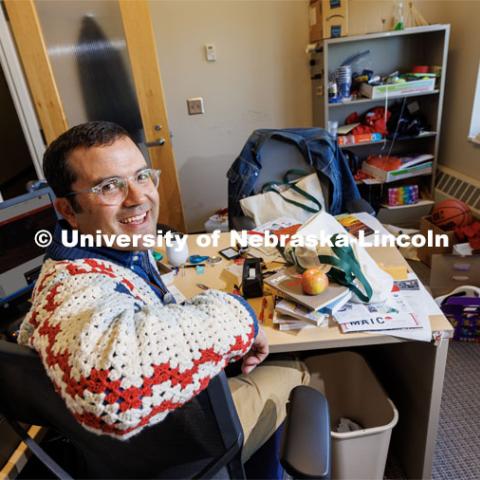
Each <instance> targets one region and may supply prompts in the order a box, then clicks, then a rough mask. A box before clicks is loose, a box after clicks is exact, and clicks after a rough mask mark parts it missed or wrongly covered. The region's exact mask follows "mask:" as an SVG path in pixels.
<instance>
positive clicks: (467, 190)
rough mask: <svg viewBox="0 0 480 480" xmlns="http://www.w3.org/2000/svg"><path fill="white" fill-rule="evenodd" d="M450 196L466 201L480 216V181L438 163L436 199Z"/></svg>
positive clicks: (439, 199) (444, 198)
mask: <svg viewBox="0 0 480 480" xmlns="http://www.w3.org/2000/svg"><path fill="white" fill-rule="evenodd" d="M448 198H456V199H458V200H461V201H462V202H465V203H466V204H467V205H468V206H469V207H470V208H471V209H472V211H473V213H474V214H475V215H476V216H480V181H478V180H475V179H473V178H469V177H467V176H466V175H463V174H461V173H459V172H457V171H455V170H452V169H451V168H448V167H444V166H443V165H438V168H437V175H436V178H435V200H437V201H441V200H446V199H448Z"/></svg>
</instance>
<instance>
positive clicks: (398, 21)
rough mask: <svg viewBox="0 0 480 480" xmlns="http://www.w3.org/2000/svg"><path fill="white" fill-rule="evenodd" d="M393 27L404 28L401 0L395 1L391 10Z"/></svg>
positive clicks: (395, 28)
mask: <svg viewBox="0 0 480 480" xmlns="http://www.w3.org/2000/svg"><path fill="white" fill-rule="evenodd" d="M393 29H394V30H404V29H405V17H404V15H403V0H396V1H395V8H394V11H393Z"/></svg>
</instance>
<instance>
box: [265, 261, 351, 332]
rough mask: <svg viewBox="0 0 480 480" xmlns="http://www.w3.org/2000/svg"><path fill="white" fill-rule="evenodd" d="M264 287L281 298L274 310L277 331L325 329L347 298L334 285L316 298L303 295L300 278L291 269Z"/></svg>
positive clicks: (347, 295) (337, 286) (346, 293)
mask: <svg viewBox="0 0 480 480" xmlns="http://www.w3.org/2000/svg"><path fill="white" fill-rule="evenodd" d="M265 283H267V284H268V285H270V286H271V287H273V288H274V289H275V290H276V291H277V292H278V295H279V296H280V297H282V298H281V299H280V300H279V301H278V302H277V304H276V306H275V315H274V318H273V322H274V323H275V324H277V325H278V328H279V329H280V330H298V329H301V328H307V327H312V326H314V327H315V326H316V327H319V326H326V325H328V318H329V316H330V315H331V314H332V313H333V312H334V311H336V310H337V309H339V308H341V307H342V306H343V305H345V303H346V302H348V301H349V300H350V298H351V293H350V291H349V290H348V289H347V288H346V287H343V286H340V285H336V284H331V285H329V286H328V288H327V289H326V290H325V291H324V292H322V293H320V294H319V295H306V294H305V293H304V292H303V289H302V284H301V283H302V276H301V274H299V273H297V272H296V270H295V268H294V267H289V268H286V269H283V270H281V271H280V272H278V273H276V274H274V275H272V276H271V277H269V278H268V279H266V280H265Z"/></svg>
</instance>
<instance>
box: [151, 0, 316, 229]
mask: <svg viewBox="0 0 480 480" xmlns="http://www.w3.org/2000/svg"><path fill="white" fill-rule="evenodd" d="M150 7H151V15H152V20H153V24H154V29H155V34H156V39H157V48H158V56H159V61H160V69H161V72H162V80H163V84H164V88H165V95H166V102H167V110H168V118H169V122H170V127H171V130H172V132H173V146H174V151H175V156H176V161H177V169H178V173H179V178H180V187H181V192H182V198H183V203H184V208H185V215H186V221H187V225H188V228H189V231H196V230H199V229H202V228H203V222H204V221H205V220H206V218H207V217H208V216H210V215H211V214H212V213H213V212H214V211H215V210H216V209H218V208H222V207H226V206H227V180H226V177H225V174H226V172H227V170H228V168H229V166H230V165H231V163H232V162H233V161H234V160H235V158H236V157H237V155H238V153H239V152H240V150H241V148H242V146H243V144H244V143H245V141H246V140H247V138H248V136H249V134H250V133H251V132H252V131H253V130H255V129H257V128H286V127H306V126H310V125H311V121H312V120H311V93H310V88H311V87H310V77H309V67H308V57H307V55H306V54H305V47H306V45H307V43H308V2H307V1H306V0H286V1H262V0H255V1H245V0H217V1H204V0H202V1H181V0H151V2H150ZM206 43H214V44H215V46H216V50H217V61H216V62H214V63H209V62H207V61H206V60H205V54H204V45H205V44H206ZM199 96H200V97H203V98H204V102H205V111H206V113H205V114H204V115H195V116H189V115H188V114H187V107H186V99H187V98H188V97H199ZM163 208H168V206H163Z"/></svg>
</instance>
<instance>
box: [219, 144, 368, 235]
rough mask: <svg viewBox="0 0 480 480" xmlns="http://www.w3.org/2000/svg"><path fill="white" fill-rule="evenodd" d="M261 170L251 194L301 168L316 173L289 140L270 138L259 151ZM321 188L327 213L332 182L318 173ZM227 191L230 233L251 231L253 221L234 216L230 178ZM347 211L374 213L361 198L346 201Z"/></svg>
mask: <svg viewBox="0 0 480 480" xmlns="http://www.w3.org/2000/svg"><path fill="white" fill-rule="evenodd" d="M261 156H262V168H261V169H260V171H259V172H258V177H257V179H256V180H255V185H254V188H253V191H252V192H251V195H255V194H257V193H260V192H261V190H262V187H263V185H264V184H265V183H267V182H271V181H279V182H281V181H283V177H284V175H285V173H286V172H287V171H288V170H294V169H297V170H298V169H300V170H303V171H305V172H308V173H313V172H314V171H315V170H314V169H313V167H312V166H311V165H309V164H308V163H307V161H306V160H305V158H304V156H303V154H302V152H301V151H300V150H299V149H298V148H297V147H296V146H295V145H294V144H292V143H289V142H288V141H286V140H284V139H281V138H277V137H273V138H270V139H269V140H268V141H267V142H265V144H263V145H262V149H261ZM318 177H319V181H320V186H321V188H322V193H323V197H324V201H325V208H326V210H327V211H329V206H330V198H331V194H332V190H331V189H332V183H331V181H330V179H329V178H328V177H326V176H325V175H324V174H322V173H321V172H319V173H318ZM228 188H229V227H230V229H233V230H250V229H253V228H254V227H255V226H256V225H255V223H254V222H253V220H252V219H251V218H249V217H246V216H244V215H239V214H237V213H233V211H234V210H235V211H236V212H237V211H238V206H237V205H232V204H231V200H230V198H231V193H230V190H232V191H235V185H234V183H233V182H232V180H231V179H229V182H228ZM347 209H348V212H349V213H354V212H368V213H371V214H374V213H375V211H374V210H373V208H372V206H371V205H370V204H369V203H368V202H367V201H366V200H364V199H363V198H359V199H356V200H352V201H350V202H348V204H347Z"/></svg>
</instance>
